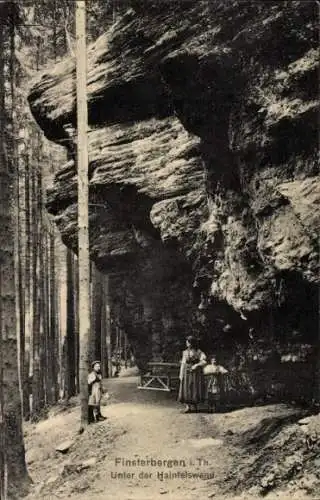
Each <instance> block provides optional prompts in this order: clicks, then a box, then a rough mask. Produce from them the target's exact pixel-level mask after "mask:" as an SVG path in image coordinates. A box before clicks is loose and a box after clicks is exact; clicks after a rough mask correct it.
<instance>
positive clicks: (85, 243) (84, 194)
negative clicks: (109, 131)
mask: <svg viewBox="0 0 320 500" xmlns="http://www.w3.org/2000/svg"><path fill="white" fill-rule="evenodd" d="M76 35H77V59H76V60H77V131H78V141H77V161H78V256H79V257H78V259H79V260H78V263H79V347H80V355H79V378H80V400H81V417H80V432H82V431H83V430H84V428H85V426H86V425H87V423H88V371H89V363H88V345H89V336H90V267H89V213H88V209H89V207H88V201H89V189H88V144H87V127H88V105H87V89H86V86H87V81H86V80H87V68H86V57H87V50H86V3H85V1H77V2H76Z"/></svg>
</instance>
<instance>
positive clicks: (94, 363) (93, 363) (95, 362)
mask: <svg viewBox="0 0 320 500" xmlns="http://www.w3.org/2000/svg"><path fill="white" fill-rule="evenodd" d="M97 363H99V365H100V364H101V361H99V360H98V359H97V360H96V361H93V362H92V363H91V368H93V367H94V365H96V364H97Z"/></svg>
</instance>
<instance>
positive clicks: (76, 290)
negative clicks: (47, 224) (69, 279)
mask: <svg viewBox="0 0 320 500" xmlns="http://www.w3.org/2000/svg"><path fill="white" fill-rule="evenodd" d="M73 263H74V266H73V299H74V301H73V304H74V305H73V307H74V330H75V336H74V341H75V349H74V350H75V377H76V382H75V384H76V393H77V394H79V391H80V388H79V269H78V262H77V260H76V257H75V256H74V261H73Z"/></svg>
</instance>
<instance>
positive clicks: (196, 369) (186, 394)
mask: <svg viewBox="0 0 320 500" xmlns="http://www.w3.org/2000/svg"><path fill="white" fill-rule="evenodd" d="M186 346H187V349H186V350H185V351H183V353H182V360H181V367H180V375H179V378H180V387H179V395H178V401H180V403H184V404H185V405H186V408H185V410H184V411H185V413H190V412H191V411H192V409H193V407H194V409H195V411H197V405H198V404H199V403H203V402H204V401H205V397H206V390H205V381H204V376H203V366H204V365H206V363H207V361H206V355H205V354H204V352H202V351H201V350H200V349H199V345H198V342H197V341H196V339H195V338H194V337H192V336H189V337H187V339H186Z"/></svg>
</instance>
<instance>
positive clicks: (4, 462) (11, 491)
mask: <svg viewBox="0 0 320 500" xmlns="http://www.w3.org/2000/svg"><path fill="white" fill-rule="evenodd" d="M4 30H5V23H4V22H3V19H2V22H1V23H0V47H1V50H0V257H1V258H0V298H1V303H0V320H1V325H0V327H1V328H0V402H1V406H0V434H1V439H0V442H1V450H0V479H1V481H0V493H1V498H3V499H4V500H5V499H8V498H17V497H18V494H20V495H21V493H23V491H24V490H25V489H26V487H27V483H28V474H27V468H26V463H25V451H24V444H23V433H22V408H21V394H20V390H19V374H18V353H17V330H16V327H17V324H16V323H17V322H16V319H17V318H16V305H15V272H14V269H15V268H14V224H15V218H14V210H13V203H14V199H13V198H14V191H13V179H12V175H10V173H9V171H8V163H7V158H6V153H5V147H4V144H5V123H4V115H5V81H4V64H5V62H4V51H3V46H4ZM4 355H5V364H6V367H5V369H4Z"/></svg>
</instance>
